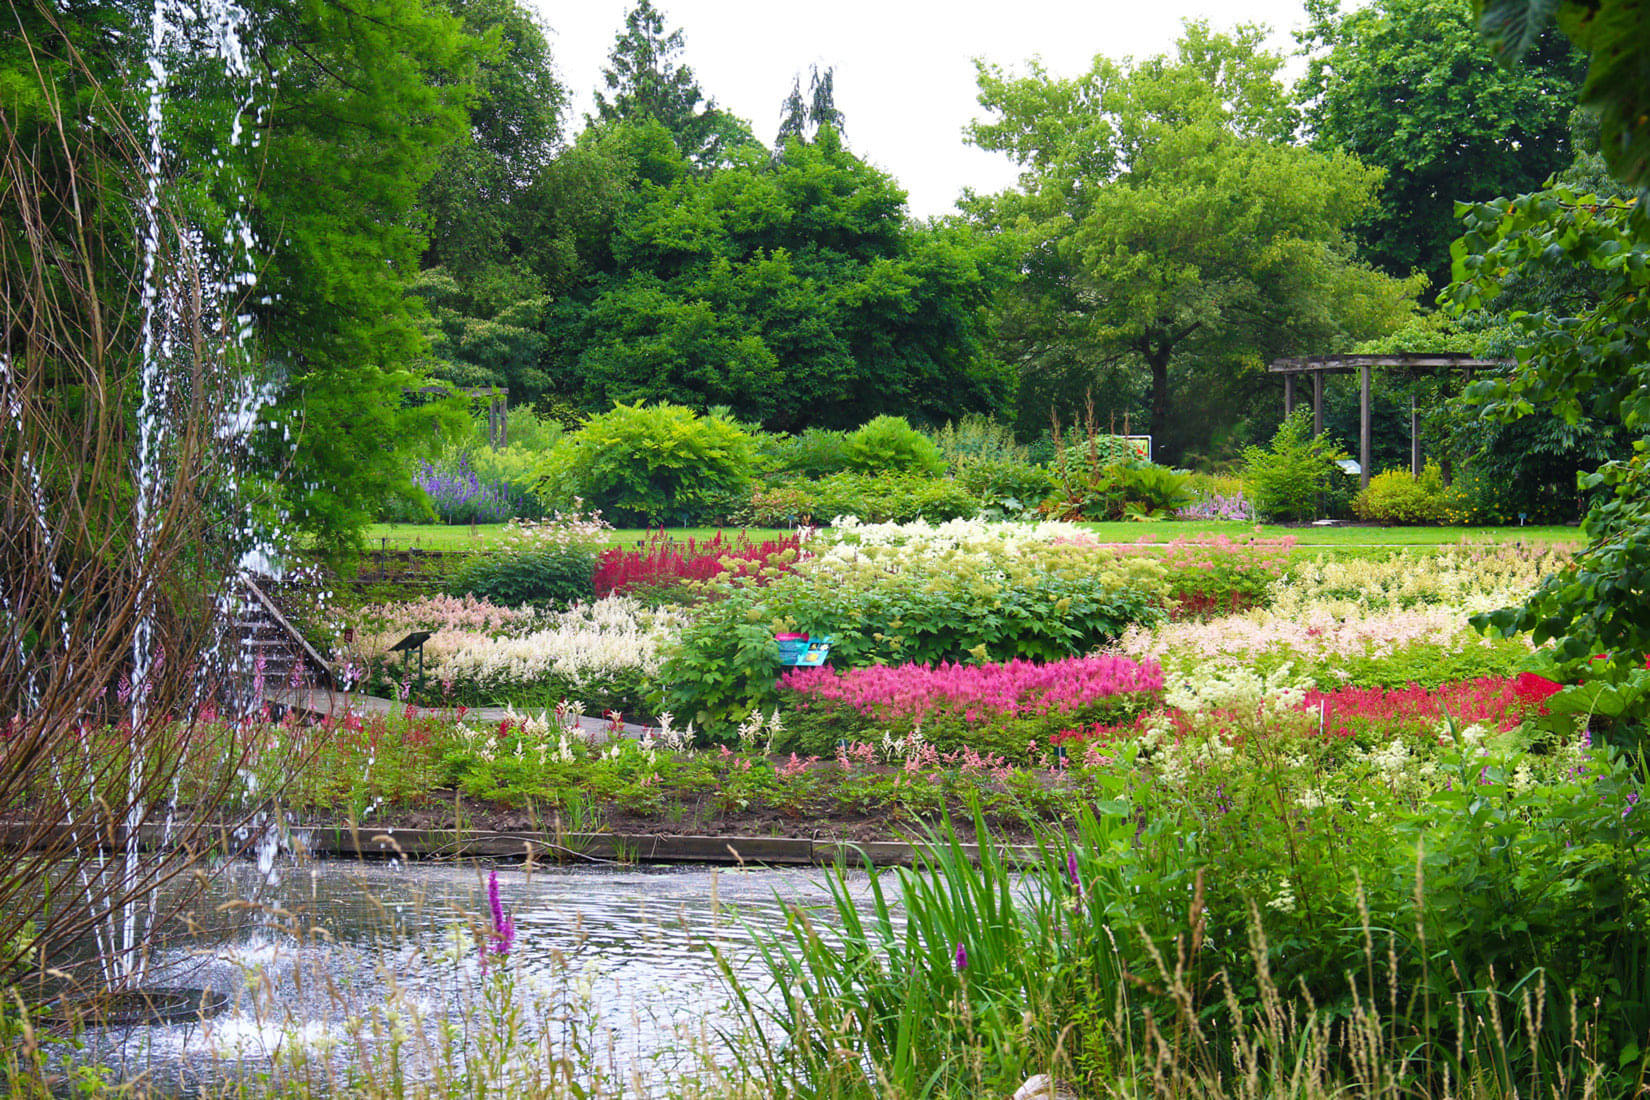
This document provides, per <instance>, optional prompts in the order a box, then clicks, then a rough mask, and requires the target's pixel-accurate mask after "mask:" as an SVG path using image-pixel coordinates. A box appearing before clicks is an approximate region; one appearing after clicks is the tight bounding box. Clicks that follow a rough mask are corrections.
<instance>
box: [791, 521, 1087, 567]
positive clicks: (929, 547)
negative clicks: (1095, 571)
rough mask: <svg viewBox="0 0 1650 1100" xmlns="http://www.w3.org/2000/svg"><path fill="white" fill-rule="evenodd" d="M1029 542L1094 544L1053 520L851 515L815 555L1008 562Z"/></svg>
mask: <svg viewBox="0 0 1650 1100" xmlns="http://www.w3.org/2000/svg"><path fill="white" fill-rule="evenodd" d="M1032 543H1040V544H1043V545H1068V546H1095V545H1097V541H1096V539H1095V537H1094V534H1093V532H1091V531H1089V530H1087V529H1086V528H1083V527H1079V526H1078V525H1077V524H1075V523H1061V522H1057V521H1053V520H1048V521H1044V522H1041V523H1004V522H992V521H988V520H981V519H953V520H946V521H945V522H944V523H929V522H928V521H927V520H920V519H919V520H915V521H913V522H911V523H861V522H860V521H859V520H857V519H854V518H853V517H852V516H839V517H837V518H836V519H834V520H832V521H831V527H830V529H829V530H828V531H825V532H823V533H822V534H821V535H820V537H819V540H818V546H817V547H815V552H816V553H818V554H819V555H820V556H822V557H826V558H831V557H834V558H837V559H839V560H846V561H852V560H857V559H858V557H859V556H860V552H861V551H865V550H870V549H872V548H897V549H899V550H900V551H902V552H903V553H905V554H906V555H909V556H916V557H943V556H945V555H946V554H948V553H954V552H957V551H970V552H983V553H988V554H991V555H993V556H1009V557H1012V556H1014V555H1015V554H1017V553H1018V552H1019V550H1020V549H1021V548H1022V547H1024V546H1026V545H1028V544H1032Z"/></svg>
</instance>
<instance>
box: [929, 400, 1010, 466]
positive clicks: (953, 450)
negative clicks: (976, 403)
mask: <svg viewBox="0 0 1650 1100" xmlns="http://www.w3.org/2000/svg"><path fill="white" fill-rule="evenodd" d="M927 434H928V436H929V438H930V439H932V440H933V441H934V445H935V446H936V447H938V448H939V449H940V454H941V455H943V456H944V457H945V464H946V469H947V470H948V471H949V472H950V473H951V474H953V475H955V474H957V473H958V472H959V471H960V470H961V469H962V468H963V467H964V466H966V465H968V464H969V463H970V462H973V461H975V460H977V459H987V458H989V459H1009V460H1011V461H1015V462H1030V461H1031V451H1030V449H1029V448H1028V447H1026V446H1025V444H1023V443H1021V442H1020V441H1019V440H1017V439H1015V438H1014V429H1013V428H1010V427H1009V426H1008V425H1006V424H999V423H997V422H996V421H995V420H992V419H991V418H990V417H988V416H981V415H980V414H979V413H966V414H964V415H963V417H962V419H961V420H952V421H947V422H946V424H945V426H944V427H942V428H939V429H937V430H935V431H932V432H929V433H927Z"/></svg>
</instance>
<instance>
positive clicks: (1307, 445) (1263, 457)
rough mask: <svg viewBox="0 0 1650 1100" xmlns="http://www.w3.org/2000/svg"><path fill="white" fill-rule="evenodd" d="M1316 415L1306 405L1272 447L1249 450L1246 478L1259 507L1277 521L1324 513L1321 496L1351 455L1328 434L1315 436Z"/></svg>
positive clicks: (1288, 421)
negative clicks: (1339, 461)
mask: <svg viewBox="0 0 1650 1100" xmlns="http://www.w3.org/2000/svg"><path fill="white" fill-rule="evenodd" d="M1311 424H1312V411H1311V410H1310V409H1308V408H1306V407H1305V406H1302V407H1301V408H1298V409H1296V410H1295V411H1294V412H1292V413H1290V414H1289V415H1288V416H1287V417H1285V418H1284V421H1283V423H1282V424H1280V425H1278V430H1277V433H1276V434H1275V435H1273V436H1272V444H1271V446H1270V447H1268V448H1266V449H1265V450H1262V449H1261V448H1259V447H1247V448H1245V449H1244V452H1243V462H1244V478H1245V480H1246V481H1247V482H1248V485H1249V489H1250V492H1251V493H1252V494H1253V495H1254V503H1255V508H1256V509H1257V510H1258V511H1260V513H1261V514H1262V515H1265V516H1267V517H1268V518H1270V519H1274V520H1297V519H1310V518H1314V517H1316V516H1317V515H1318V514H1319V505H1318V501H1319V498H1320V497H1322V496H1323V495H1324V494H1325V493H1327V492H1328V491H1329V489H1330V487H1331V486H1332V485H1333V482H1334V479H1335V476H1336V475H1337V474H1338V473H1339V472H1340V470H1339V467H1337V466H1336V465H1335V463H1336V462H1337V460H1339V459H1342V458H1345V457H1346V454H1345V452H1343V451H1342V450H1341V449H1340V448H1339V447H1337V446H1336V445H1335V444H1334V443H1333V442H1331V441H1330V439H1329V437H1328V436H1327V435H1318V436H1314V435H1312V434H1311V430H1312V429H1311Z"/></svg>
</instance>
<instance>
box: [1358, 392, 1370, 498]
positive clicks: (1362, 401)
mask: <svg viewBox="0 0 1650 1100" xmlns="http://www.w3.org/2000/svg"><path fill="white" fill-rule="evenodd" d="M1358 488H1360V489H1367V488H1369V364H1368V363H1364V364H1362V365H1361V366H1359V367H1358Z"/></svg>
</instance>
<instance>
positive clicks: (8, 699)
mask: <svg viewBox="0 0 1650 1100" xmlns="http://www.w3.org/2000/svg"><path fill="white" fill-rule="evenodd" d="M13 14H14V15H17V16H18V19H19V22H20V24H21V25H22V26H23V28H24V33H25V38H27V37H28V36H29V34H30V33H31V32H33V33H34V34H35V35H36V36H37V38H38V41H31V42H30V43H29V44H30V45H31V46H38V47H40V53H41V55H42V56H46V57H51V58H65V59H67V60H66V61H65V62H63V67H62V69H61V70H53V69H50V68H43V69H42V70H41V75H40V79H41V92H42V95H41V98H40V101H41V102H43V103H45V104H47V107H46V109H45V110H44V111H42V112H41V114H40V115H39V116H38V117H35V116H29V115H26V114H25V115H23V116H21V117H18V116H10V115H7V114H5V113H3V110H0V218H3V219H4V221H5V224H7V225H8V226H12V225H15V226H17V227H19V228H20V229H21V230H22V231H20V232H18V233H16V234H9V233H8V234H5V235H0V333H4V341H5V342H4V344H3V345H0V411H3V414H4V416H5V418H6V419H7V420H9V421H10V424H9V427H10V429H11V430H10V431H8V432H6V433H4V435H3V437H0V470H4V471H5V474H4V475H0V493H4V496H3V497H0V518H3V519H4V523H3V524H0V530H3V531H4V537H0V734H3V736H0V816H3V818H5V819H9V820H5V821H3V822H0V824H4V826H5V832H6V835H5V837H4V840H5V842H6V843H7V844H8V846H9V847H12V848H13V849H14V850H17V851H18V852H19V856H18V858H17V859H16V860H15V861H13V863H12V865H11V867H10V868H9V869H8V871H7V873H6V874H5V875H4V876H0V979H4V978H6V977H7V976H8V975H7V971H9V970H13V969H14V968H16V967H17V966H18V964H19V963H21V962H24V961H26V960H28V959H29V958H31V957H33V958H35V959H36V960H37V962H38V963H39V969H40V970H42V971H43V970H44V968H45V966H46V961H47V959H48V958H49V953H50V951H51V950H52V949H54V948H60V947H62V946H63V945H64V944H66V943H69V942H72V941H73V940H74V939H75V937H76V936H79V935H83V934H90V935H92V936H94V937H95V938H96V940H97V943H98V947H99V951H98V954H99V956H100V959H99V963H100V968H101V974H100V980H101V981H102V982H103V983H105V984H108V985H113V984H117V983H125V982H130V981H131V980H132V979H133V977H134V976H135V975H136V973H137V972H138V970H139V969H140V967H141V964H142V961H143V956H144V951H143V946H144V943H143V940H144V925H147V926H148V927H151V928H152V927H154V925H155V924H156V921H157V914H156V911H155V909H154V905H155V901H154V899H155V897H156V896H157V895H156V891H155V887H156V886H157V885H158V884H160V883H162V882H164V881H166V880H167V878H169V877H171V876H173V875H175V874H177V873H178V870H179V869H180V868H181V867H182V866H184V865H186V861H184V860H173V859H170V858H168V857H166V856H161V855H157V854H156V853H155V851H154V850H152V849H150V848H148V847H146V845H147V844H148V843H149V842H152V841H155V840H156V839H158V842H159V847H160V848H161V849H165V848H167V847H168V846H169V845H176V846H178V847H180V848H183V849H187V848H188V847H190V846H191V845H193V844H194V843H195V842H196V841H198V840H199V838H200V836H201V833H200V830H199V826H198V823H195V824H191V825H186V826H180V827H179V828H178V829H177V830H175V831H174V827H173V820H172V818H173V813H172V811H173V810H174V809H175V803H176V798H177V790H178V788H177V776H178V764H179V761H180V760H181V759H182V758H183V756H184V755H185V754H186V753H192V754H196V755H201V756H206V757H208V758H213V759H217V758H221V765H222V766H221V767H220V768H219V769H218V772H217V774H216V776H215V777H214V778H212V780H211V781H210V782H208V783H206V784H204V785H203V787H202V788H201V789H200V790H198V791H196V792H194V797H195V798H196V799H197V803H198V804H197V806H196V808H197V810H198V809H201V808H203V807H211V806H214V805H217V804H219V803H218V801H217V800H220V799H222V798H223V797H225V796H228V795H232V794H233V793H234V786H235V783H236V782H238V779H237V778H236V776H235V773H236V772H237V771H238V770H239V768H238V766H237V761H238V760H239V759H240V756H239V754H240V753H242V752H244V750H245V745H244V744H243V743H241V742H240V741H238V740H237V738H236V736H235V734H234V732H233V730H234V727H233V724H230V723H219V724H218V725H217V726H216V727H213V726H211V725H210V724H205V723H201V722H199V721H198V720H199V719H201V718H202V717H203V716H204V715H205V714H207V713H208V712H210V711H212V710H213V709H214V705H215V702H216V701H217V700H218V697H220V695H221V693H220V691H219V689H220V688H221V687H222V686H223V685H225V684H226V683H230V682H232V681H233V679H234V675H233V673H234V670H233V668H232V666H233V664H234V663H235V662H236V661H237V660H244V655H241V654H239V653H236V652H232V651H231V652H226V649H228V648H230V647H225V646H224V645H223V644H222V643H223V641H224V631H223V629H222V627H221V624H222V623H223V622H224V621H225V620H226V619H227V618H228V615H227V614H226V611H227V610H228V609H229V608H230V602H231V600H232V599H233V597H232V595H231V592H230V587H229V586H228V585H227V584H226V583H224V582H225V579H226V578H230V577H232V576H233V575H234V571H235V569H236V568H237V567H238V566H240V565H242V564H245V563H247V562H251V561H256V562H258V563H271V562H274V561H277V560H278V558H279V555H277V554H275V553H274V551H273V549H272V545H273V544H272V542H271V540H270V539H268V538H267V537H264V536H263V534H262V533H261V532H260V531H258V530H257V528H256V524H255V523H254V522H253V521H252V520H250V519H249V518H247V517H246V514H245V513H246V509H243V508H241V507H240V506H239V502H238V501H239V498H240V496H241V495H242V492H243V484H244V479H243V476H242V473H241V471H239V470H238V469H237V468H236V465H235V462H234V456H235V455H236V454H237V453H240V452H244V451H245V449H246V443H247V439H248V437H249V435H250V434H251V433H253V432H254V431H258V430H261V429H262V428H263V427H264V423H263V409H264V408H265V407H266V406H267V404H268V402H269V399H270V397H271V395H272V392H273V391H272V389H270V388H269V387H259V386H258V385H256V384H255V382H254V381H253V380H252V379H251V378H250V376H249V372H248V371H247V370H246V360H247V358H248V338H249V335H250V332H251V321H250V318H249V317H248V316H247V314H246V313H245V312H244V310H243V308H242V306H241V303H242V302H243V301H244V300H245V298H246V296H247V295H248V293H249V292H250V290H251V288H252V285H253V283H254V281H255V270H254V264H253V251H254V248H255V244H256V242H255V238H254V236H253V234H252V232H251V228H250V224H249V222H248V220H247V217H246V214H245V212H244V210H243V209H240V208H239V205H240V203H239V200H237V199H233V198H232V199H230V200H229V201H227V202H224V203H223V206H224V211H223V212H221V231H215V230H214V231H209V230H207V229H204V228H201V227H202V226H205V225H208V224H213V221H212V220H202V219H199V218H191V217H190V216H188V215H187V214H185V213H183V210H184V208H185V206H186V205H187V204H188V203H189V202H191V201H194V199H195V198H198V196H200V195H202V194H206V195H208V196H210V195H214V194H215V195H217V196H220V197H221V196H224V195H229V196H234V195H236V194H237V192H238V190H239V188H238V186H237V185H236V184H237V180H236V163H237V161H238V159H240V158H241V157H242V156H243V155H244V154H245V152H246V151H247V150H248V149H249V148H250V146H248V145H247V142H248V135H250V145H251V146H255V145H256V144H257V137H256V134H257V126H256V125H253V126H250V127H249V126H248V125H247V122H248V120H249V119H254V120H255V118H256V116H257V114H258V112H259V108H258V106H257V103H258V93H259V82H258V80H257V78H256V77H255V75H254V74H253V72H252V70H251V68H250V66H249V64H248V57H249V54H248V51H247V49H246V40H247V28H248V20H247V16H246V13H245V12H244V11H243V10H242V9H241V8H240V7H238V6H237V5H235V4H234V3H231V2H228V0H206V2H204V3H202V4H200V5H199V6H191V5H187V4H182V3H178V2H176V0H155V3H154V8H153V11H152V13H151V18H150V20H149V33H148V36H147V53H146V57H145V59H144V61H145V71H146V73H147V77H146V82H145V85H144V101H143V102H144V107H145V111H144V120H143V124H142V126H141V127H140V129H141V133H134V132H133V131H132V130H131V129H130V128H129V127H127V126H126V124H125V122H124V120H123V115H122V111H121V109H120V105H119V103H118V102H117V101H115V100H114V99H113V98H111V97H109V96H106V95H104V94H102V93H103V89H102V87H101V85H99V84H98V82H97V80H96V78H95V76H93V74H92V73H91V70H90V69H89V68H87V67H86V63H85V62H84V61H83V60H82V58H81V55H79V54H77V53H76V47H75V45H74V41H73V39H72V38H71V36H69V35H68V34H67V33H65V32H63V30H62V28H61V27H60V26H59V25H58V23H57V21H56V20H57V16H56V13H55V11H54V6H53V5H50V4H46V3H33V4H31V3H30V0H22V6H21V7H19V6H18V4H15V3H14V5H13ZM65 74H66V76H67V79H65V80H63V81H62V83H61V84H59V83H58V82H56V81H54V77H63V76H65ZM88 78H89V79H88ZM179 79H183V80H187V81H188V82H189V85H188V86H189V91H190V94H191V96H192V97H195V98H198V97H199V95H200V94H201V91H202V89H203V88H207V89H215V88H219V87H224V86H227V87H229V88H231V89H232V92H231V94H230V98H231V100H232V103H233V106H232V108H231V109H230V110H228V111H226V112H225V113H224V116H223V117H222V118H221V119H220V120H219V126H218V140H217V142H216V146H215V147H212V143H210V142H208V143H205V147H204V148H203V146H202V145H201V144H200V143H197V144H196V146H195V148H196V150H197V151H196V152H195V153H193V154H190V153H188V152H186V150H185V143H184V142H182V141H177V140H175V139H174V138H173V137H171V136H170V135H169V133H168V126H167V124H168V121H169V115H170V114H171V113H172V112H171V110H170V105H171V104H173V103H174V102H176V101H177V99H178V98H179V97H178V96H176V95H175V92H176V87H177V82H178V80H179ZM85 86H90V87H92V88H93V94H92V95H91V96H90V97H89V99H90V106H89V107H88V106H87V105H86V103H85V102H81V101H76V102H75V103H74V105H73V106H72V107H70V106H66V105H64V103H63V102H62V99H63V97H64V96H65V95H66V94H67V93H65V92H63V90H62V89H63V87H70V88H75V87H85ZM26 98H27V97H25V99H26ZM181 176H188V177H189V179H188V185H189V186H187V187H179V186H178V181H179V179H180V177H181ZM197 213H199V211H197ZM121 226H129V228H130V230H131V236H130V237H129V238H127V239H128V241H130V242H131V244H129V245H121V244H119V243H116V242H114V241H113V240H112V238H115V237H118V236H119V235H120V234H119V232H118V229H119V228H120V227H121ZM111 228H113V229H114V230H115V231H114V232H111ZM134 318H135V319H136V324H132V323H131V321H132V319H134ZM117 680H118V681H120V683H121V685H122V686H121V688H120V690H119V691H118V693H117V692H116V691H115V690H114V684H115V682H116V681H117ZM214 730H216V732H214ZM163 811H164V812H165V820H164V822H160V821H159V820H158V818H159V816H160V814H161V813H162V812H163ZM196 816H199V815H198V814H197V815H196ZM157 825H159V828H158V838H157V837H156V836H155V835H154V834H155V833H156V831H157V830H156V826H157ZM146 833H147V834H150V835H145V834H146ZM42 899H44V900H42ZM14 902H15V903H18V904H13V903H14ZM145 917H146V919H145ZM37 922H38V923H37Z"/></svg>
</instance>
